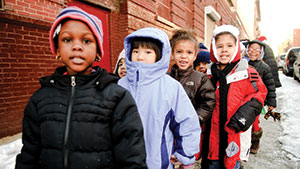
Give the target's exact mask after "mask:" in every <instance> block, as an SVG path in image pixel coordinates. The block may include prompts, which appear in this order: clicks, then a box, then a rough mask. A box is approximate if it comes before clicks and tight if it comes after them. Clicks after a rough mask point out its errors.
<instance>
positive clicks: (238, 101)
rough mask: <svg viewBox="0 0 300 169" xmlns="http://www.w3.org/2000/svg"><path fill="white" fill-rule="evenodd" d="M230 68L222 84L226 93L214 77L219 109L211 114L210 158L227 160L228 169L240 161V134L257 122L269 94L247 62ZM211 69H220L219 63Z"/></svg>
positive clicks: (244, 61)
mask: <svg viewBox="0 0 300 169" xmlns="http://www.w3.org/2000/svg"><path fill="white" fill-rule="evenodd" d="M230 66H232V67H231V68H230ZM230 66H229V69H228V72H229V73H228V74H227V75H226V82H225V83H223V84H224V85H227V86H228V89H227V90H225V92H226V93H223V94H221V91H220V88H223V87H224V86H221V85H222V84H220V81H219V80H220V79H218V78H216V79H214V74H213V76H212V81H213V84H215V85H216V106H215V108H214V111H213V114H212V120H211V126H210V135H209V150H208V156H207V158H208V159H210V160H220V159H222V160H224V161H223V162H224V163H223V164H224V167H225V168H227V169H232V168H234V166H235V165H236V162H237V161H238V160H240V159H239V156H240V132H242V131H246V130H247V129H248V128H249V127H250V126H251V125H252V123H253V122H254V121H255V119H256V117H257V115H258V114H259V113H260V112H261V109H262V107H263V103H264V100H265V97H266V94H267V89H266V87H265V85H264V83H263V81H262V80H261V78H260V76H259V74H258V73H257V71H256V70H255V69H254V68H251V67H248V63H247V61H246V60H244V59H243V60H241V61H239V62H237V63H232V64H230ZM212 67H217V64H216V63H214V64H213V65H212ZM216 69H217V68H216ZM225 70H226V68H225ZM224 96H225V98H224ZM222 97H223V98H222ZM222 103H223V107H222ZM224 109H225V111H224ZM221 168H223V167H221Z"/></svg>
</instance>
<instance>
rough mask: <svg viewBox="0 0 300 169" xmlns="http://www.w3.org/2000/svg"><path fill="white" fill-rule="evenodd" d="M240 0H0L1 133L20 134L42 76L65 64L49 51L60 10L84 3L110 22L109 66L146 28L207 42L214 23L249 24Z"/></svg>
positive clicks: (243, 32)
mask: <svg viewBox="0 0 300 169" xmlns="http://www.w3.org/2000/svg"><path fill="white" fill-rule="evenodd" d="M235 1H236V0H184V1H183V0H85V1H74V0H1V6H0V62H1V63H0V65H1V66H0V77H1V78H0V105H1V107H0V138H2V137H5V136H9V135H13V134H16V133H19V132H20V131H21V129H22V118H23V111H24V108H25V106H26V103H27V102H28V99H29V98H30V96H31V95H32V94H33V93H34V91H36V90H37V89H38V88H39V87H40V85H39V78H40V77H42V76H46V75H50V74H51V73H53V71H54V69H55V68H56V67H58V66H61V63H60V62H59V61H57V60H56V59H55V56H53V55H52V54H51V52H50V47H49V40H48V36H49V30H50V27H51V24H52V22H53V20H54V19H55V17H56V16H57V14H58V13H59V11H60V10H61V9H63V8H64V7H66V6H69V5H77V6H80V7H84V9H85V10H87V12H90V13H93V14H97V16H99V17H102V18H100V19H102V22H104V23H105V24H106V28H104V29H106V30H105V31H106V34H104V36H106V38H107V40H106V41H104V43H106V46H105V48H106V51H105V54H104V58H105V60H103V61H102V62H103V63H101V64H102V65H101V66H103V67H104V68H106V69H108V71H111V70H113V69H114V65H115V62H116V60H117V57H118V55H119V53H120V51H121V50H122V48H123V39H124V38H125V37H126V36H127V35H128V34H129V33H131V32H133V31H135V30H137V29H139V28H142V27H158V28H160V29H162V30H164V31H165V32H166V33H167V34H168V35H169V36H171V34H172V31H173V30H174V29H179V28H185V29H190V30H194V31H195V33H196V35H197V38H198V40H199V42H204V43H205V44H206V45H207V46H209V43H210V38H211V37H212V30H213V28H214V26H215V25H221V24H232V25H235V26H237V27H239V28H240V30H241V36H242V37H241V38H244V36H247V32H245V28H244V26H243V24H242V23H241V22H240V21H237V20H236V18H237V14H236V13H234V12H232V10H231V9H232V8H234V7H235V4H236V3H235Z"/></svg>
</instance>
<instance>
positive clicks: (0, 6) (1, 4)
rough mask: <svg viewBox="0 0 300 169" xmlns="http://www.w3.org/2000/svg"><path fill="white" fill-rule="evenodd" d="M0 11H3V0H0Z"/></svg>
mask: <svg viewBox="0 0 300 169" xmlns="http://www.w3.org/2000/svg"><path fill="white" fill-rule="evenodd" d="M0 11H4V0H0Z"/></svg>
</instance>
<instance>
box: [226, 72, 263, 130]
mask: <svg viewBox="0 0 300 169" xmlns="http://www.w3.org/2000/svg"><path fill="white" fill-rule="evenodd" d="M249 81H250V83H251V84H252V87H253V88H254V89H255V90H253V91H255V92H253V93H249V94H248V95H247V96H246V97H248V98H246V99H247V100H249V101H247V102H246V103H245V104H243V105H242V106H240V107H239V108H238V110H237V111H236V113H235V114H234V115H233V116H232V117H231V118H230V120H229V123H228V126H230V127H233V128H234V129H235V132H236V133H238V132H240V131H246V130H247V129H248V128H249V127H250V126H251V125H252V124H253V122H254V121H255V119H256V117H257V116H258V115H259V114H260V112H261V110H262V107H263V103H264V100H265V98H266V95H267V89H266V87H265V85H264V83H263V81H262V79H261V77H260V76H259V74H258V73H257V72H256V70H254V69H250V70H249Z"/></svg>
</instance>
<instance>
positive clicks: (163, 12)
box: [157, 0, 171, 20]
mask: <svg viewBox="0 0 300 169" xmlns="http://www.w3.org/2000/svg"><path fill="white" fill-rule="evenodd" d="M157 14H158V16H160V17H163V18H165V19H167V20H170V19H171V16H170V0H159V1H158V9H157Z"/></svg>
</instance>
